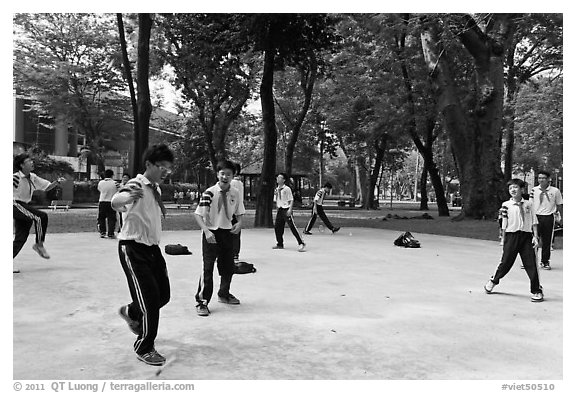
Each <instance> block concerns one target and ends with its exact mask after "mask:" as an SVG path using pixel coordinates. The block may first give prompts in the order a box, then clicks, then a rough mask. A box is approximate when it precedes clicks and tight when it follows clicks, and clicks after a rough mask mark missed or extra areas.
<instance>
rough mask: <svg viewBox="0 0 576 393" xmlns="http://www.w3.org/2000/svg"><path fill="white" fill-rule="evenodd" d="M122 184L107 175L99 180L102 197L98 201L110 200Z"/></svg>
mask: <svg viewBox="0 0 576 393" xmlns="http://www.w3.org/2000/svg"><path fill="white" fill-rule="evenodd" d="M118 188H120V186H119V185H118V184H116V182H115V181H114V180H112V179H111V178H109V177H107V178H106V179H104V180H100V181H99V182H98V191H100V198H99V199H98V202H110V201H111V200H112V197H113V196H114V194H116V193H117V192H118Z"/></svg>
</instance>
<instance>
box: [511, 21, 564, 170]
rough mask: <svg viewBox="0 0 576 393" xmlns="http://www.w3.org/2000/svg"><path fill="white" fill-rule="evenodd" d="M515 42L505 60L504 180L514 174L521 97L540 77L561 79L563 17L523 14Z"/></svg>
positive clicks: (517, 23) (515, 30) (517, 25)
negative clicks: (516, 124)
mask: <svg viewBox="0 0 576 393" xmlns="http://www.w3.org/2000/svg"><path fill="white" fill-rule="evenodd" d="M512 23H514V25H515V29H514V35H513V37H512V42H511V44H510V46H509V48H508V51H507V53H506V58H505V79H504V84H505V87H506V89H505V92H506V93H505V94H506V95H505V102H504V103H505V106H504V132H503V141H504V142H505V145H504V163H505V165H504V178H505V179H506V180H509V179H510V178H511V177H512V172H513V171H514V161H515V159H514V151H515V143H514V141H515V118H516V102H517V98H518V93H519V91H520V89H521V87H522V86H523V85H525V84H526V83H528V82H530V81H532V80H534V79H535V78H536V77H538V76H539V75H544V74H552V75H561V73H562V68H563V45H562V23H563V18H562V14H523V15H519V16H517V17H516V18H514V19H513V21H512Z"/></svg>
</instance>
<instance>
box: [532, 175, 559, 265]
mask: <svg viewBox="0 0 576 393" xmlns="http://www.w3.org/2000/svg"><path fill="white" fill-rule="evenodd" d="M530 199H531V200H532V203H533V204H534V209H535V210H536V216H537V217H538V233H539V234H540V238H541V239H542V260H541V261H540V266H541V267H542V269H544V270H550V250H551V246H552V239H553V238H554V224H555V221H556V218H555V217H556V214H558V217H559V219H558V222H559V223H560V225H561V224H562V213H563V204H564V202H563V200H562V193H561V192H560V190H559V189H558V188H556V187H553V186H552V185H551V184H550V172H547V171H539V172H538V186H536V187H534V188H532V190H531V191H530Z"/></svg>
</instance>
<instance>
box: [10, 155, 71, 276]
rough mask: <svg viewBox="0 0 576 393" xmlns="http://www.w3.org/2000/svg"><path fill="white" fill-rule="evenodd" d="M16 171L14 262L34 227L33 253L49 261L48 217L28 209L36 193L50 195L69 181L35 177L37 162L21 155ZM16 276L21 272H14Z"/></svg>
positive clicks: (14, 175) (40, 212)
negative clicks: (45, 245)
mask: <svg viewBox="0 0 576 393" xmlns="http://www.w3.org/2000/svg"><path fill="white" fill-rule="evenodd" d="M14 170H15V171H16V172H15V173H14V174H13V175H12V198H13V199H12V217H13V219H14V230H15V235H14V241H13V243H12V258H16V256H17V255H18V253H19V252H20V250H21V249H22V247H23V246H24V243H26V240H28V235H29V234H30V227H31V226H32V224H34V228H35V230H36V243H35V244H34V245H33V246H32V249H33V250H34V251H36V252H37V253H38V255H40V256H41V257H42V258H45V259H48V258H50V255H48V252H47V251H46V249H45V248H44V239H45V238H46V229H48V215H47V214H46V213H44V212H43V211H40V210H38V209H35V208H33V207H32V206H30V205H29V203H30V201H31V200H32V193H33V192H34V190H44V191H50V190H51V189H53V188H54V187H56V186H57V185H58V184H60V183H61V182H63V181H65V180H66V179H65V178H63V177H61V178H59V179H58V180H56V181H54V182H49V181H48V180H46V179H43V178H41V177H40V176H38V175H36V174H35V173H32V171H33V170H34V161H33V160H32V158H30V156H28V154H26V153H22V154H18V155H16V156H15V157H14ZM13 271H14V273H19V272H20V270H18V269H16V268H14V269H13Z"/></svg>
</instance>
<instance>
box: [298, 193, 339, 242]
mask: <svg viewBox="0 0 576 393" xmlns="http://www.w3.org/2000/svg"><path fill="white" fill-rule="evenodd" d="M331 189H332V184H330V183H329V182H327V183H326V184H324V187H322V188H321V189H319V190H318V192H317V193H316V196H314V205H313V206H312V216H311V217H310V220H309V221H308V224H307V225H306V228H305V229H304V234H305V235H311V234H312V232H310V230H311V229H312V227H313V226H314V223H315V222H316V217H317V216H320V218H321V219H322V221H324V224H326V227H328V229H330V230H331V231H332V233H336V232H338V231H339V230H340V227H334V226H333V225H332V223H331V222H330V220H329V219H328V217H326V213H324V207H323V206H322V204H323V203H324V197H325V196H326V193H327V192H328V191H330V190H331Z"/></svg>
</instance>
